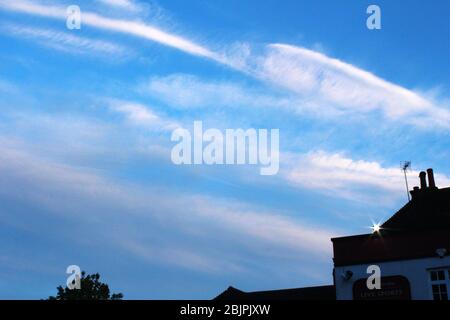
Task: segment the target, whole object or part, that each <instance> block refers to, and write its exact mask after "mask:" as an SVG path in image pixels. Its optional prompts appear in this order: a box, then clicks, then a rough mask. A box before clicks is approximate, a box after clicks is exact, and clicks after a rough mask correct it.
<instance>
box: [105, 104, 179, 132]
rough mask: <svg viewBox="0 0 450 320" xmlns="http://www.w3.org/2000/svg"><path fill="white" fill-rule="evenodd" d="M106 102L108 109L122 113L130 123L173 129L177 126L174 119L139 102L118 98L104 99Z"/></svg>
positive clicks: (150, 127) (153, 127) (151, 127)
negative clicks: (161, 114) (157, 112)
mask: <svg viewBox="0 0 450 320" xmlns="http://www.w3.org/2000/svg"><path fill="white" fill-rule="evenodd" d="M106 103H107V104H108V105H109V109H110V110H112V111H114V112H117V113H120V114H122V115H124V116H125V118H126V119H127V120H128V121H130V122H131V123H132V124H136V125H141V126H146V127H147V128H149V129H161V130H173V129H175V128H177V127H179V124H178V123H177V122H176V121H174V120H171V119H169V118H167V117H162V116H160V115H157V114H156V113H155V112H154V111H153V110H152V109H151V108H150V107H148V106H146V105H143V104H141V103H137V102H132V101H124V100H118V99H106Z"/></svg>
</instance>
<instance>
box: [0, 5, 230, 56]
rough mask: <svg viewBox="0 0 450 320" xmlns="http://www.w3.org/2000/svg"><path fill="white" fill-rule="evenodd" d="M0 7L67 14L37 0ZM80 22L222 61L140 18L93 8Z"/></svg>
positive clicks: (40, 13) (54, 15)
mask: <svg viewBox="0 0 450 320" xmlns="http://www.w3.org/2000/svg"><path fill="white" fill-rule="evenodd" d="M0 8H2V9H5V10H11V11H15V12H22V13H25V14H31V15H38V16H42V17H47V18H54V19H61V20H65V19H66V18H67V14H66V8H65V7H61V6H49V5H43V4H39V3H38V2H31V1H24V0H18V1H14V2H10V1H5V0H1V1H0ZM81 23H82V24H85V25H89V26H92V27H95V28H99V29H103V30H107V31H113V32H119V33H124V34H128V35H132V36H136V37H140V38H143V39H146V40H151V41H155V42H158V43H161V44H163V45H166V46H169V47H172V48H176V49H178V50H181V51H184V52H186V53H189V54H193V55H196V56H202V57H205V58H209V59H212V60H215V61H219V62H220V61H222V62H223V61H224V60H223V57H222V56H220V55H218V54H217V53H215V52H213V51H211V50H209V49H208V48H206V47H204V46H201V45H199V44H197V43H195V42H193V41H190V40H188V39H185V38H183V37H181V36H178V35H174V34H171V33H168V32H165V31H163V30H160V29H158V28H156V27H154V26H152V25H149V24H145V23H143V22H140V21H134V20H123V19H114V18H108V17H105V16H102V15H99V14H97V13H94V12H88V11H83V12H82V17H81Z"/></svg>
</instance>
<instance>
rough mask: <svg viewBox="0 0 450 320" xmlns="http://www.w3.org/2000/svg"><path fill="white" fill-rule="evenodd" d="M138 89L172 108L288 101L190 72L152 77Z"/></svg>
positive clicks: (272, 104) (285, 103)
mask: <svg viewBox="0 0 450 320" xmlns="http://www.w3.org/2000/svg"><path fill="white" fill-rule="evenodd" d="M138 91H139V92H140V93H142V94H144V95H150V96H152V97H154V98H155V99H158V100H160V101H163V102H165V103H166V104H167V105H168V106H170V107H174V108H181V109H183V108H217V107H269V106H270V107H287V106H289V105H290V104H291V102H292V100H290V99H287V98H286V97H283V96H275V95H270V94H267V93H265V92H262V90H256V89H252V88H249V87H247V86H245V85H242V84H239V83H234V82H230V81H214V80H206V79H202V78H199V77H197V76H195V75H192V74H171V75H167V76H154V77H151V78H150V79H149V80H148V81H144V82H142V83H141V84H140V85H139V87H138Z"/></svg>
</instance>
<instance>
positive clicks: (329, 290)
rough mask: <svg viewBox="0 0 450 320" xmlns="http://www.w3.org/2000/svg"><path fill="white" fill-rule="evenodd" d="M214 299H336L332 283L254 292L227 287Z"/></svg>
mask: <svg viewBox="0 0 450 320" xmlns="http://www.w3.org/2000/svg"><path fill="white" fill-rule="evenodd" d="M214 300H336V290H335V287H334V286H332V285H328V286H317V287H306V288H295V289H282V290H269V291H254V292H244V291H241V290H239V289H236V288H233V287H228V289H226V290H225V291H224V292H222V293H221V294H220V295H218V296H217V297H216V298H215V299H214Z"/></svg>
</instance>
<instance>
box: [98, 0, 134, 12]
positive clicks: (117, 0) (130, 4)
mask: <svg viewBox="0 0 450 320" xmlns="http://www.w3.org/2000/svg"><path fill="white" fill-rule="evenodd" d="M97 1H98V2H100V3H103V4H105V5H108V6H111V7H113V8H117V9H125V10H128V11H131V12H139V11H141V8H140V7H139V5H138V4H137V3H136V2H135V1H133V0H97Z"/></svg>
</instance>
